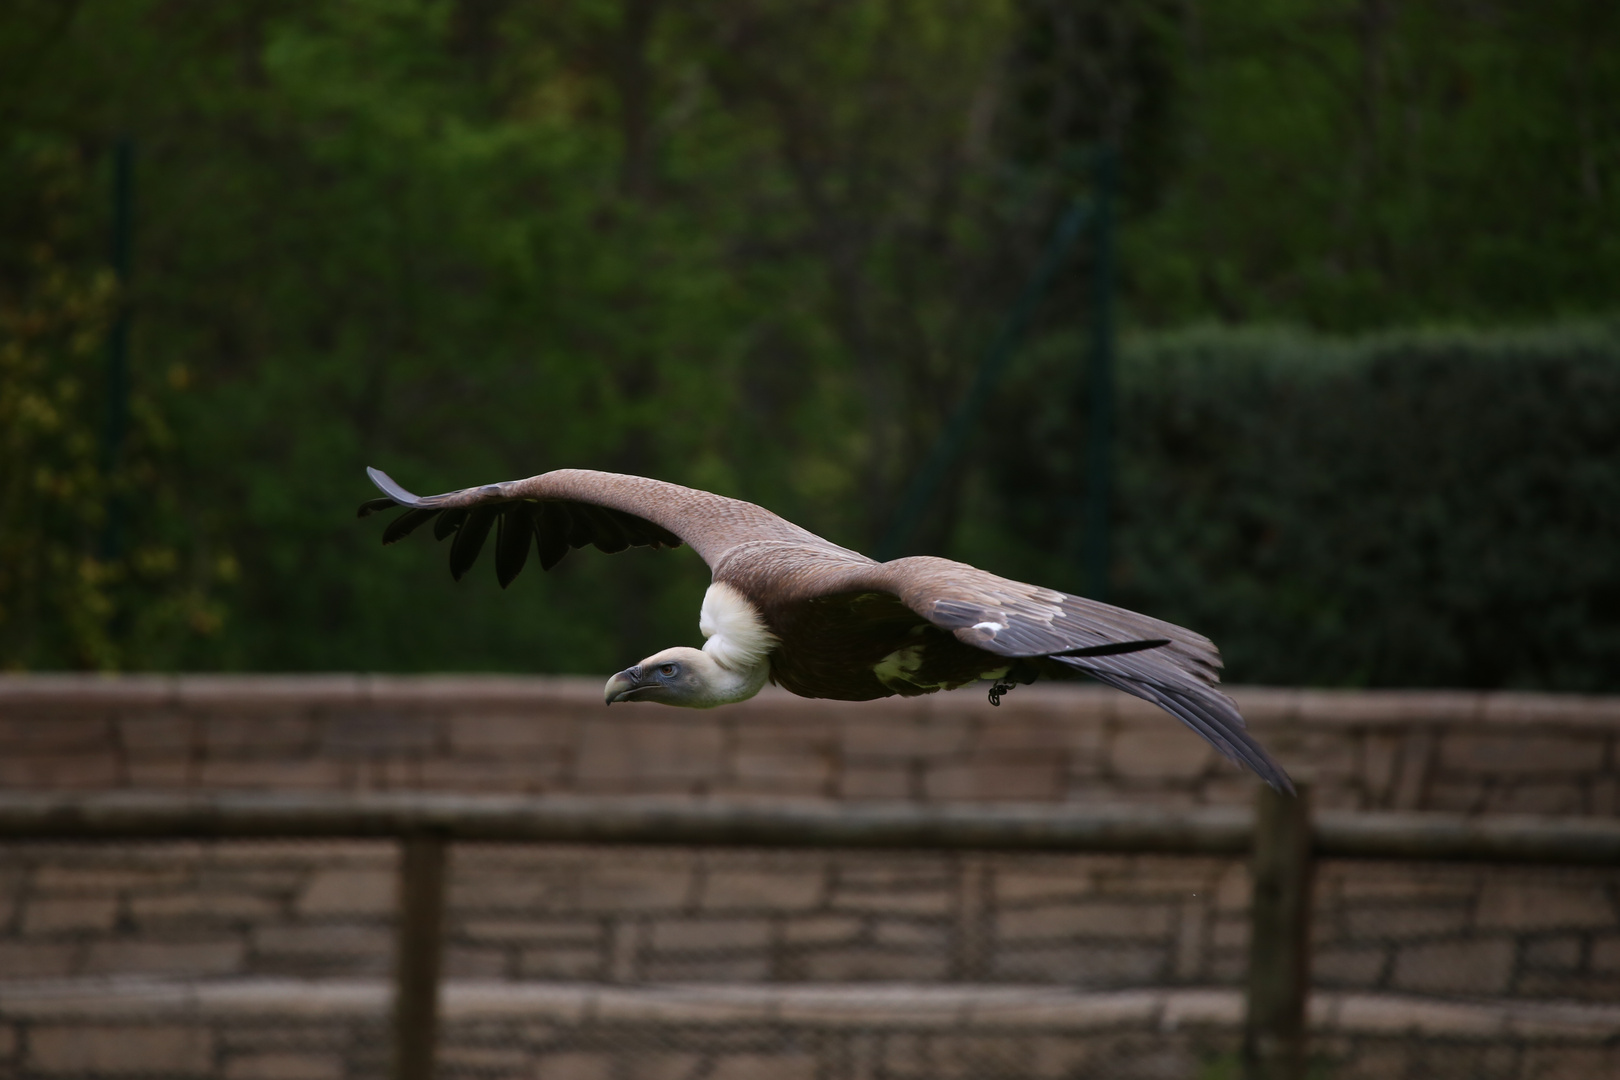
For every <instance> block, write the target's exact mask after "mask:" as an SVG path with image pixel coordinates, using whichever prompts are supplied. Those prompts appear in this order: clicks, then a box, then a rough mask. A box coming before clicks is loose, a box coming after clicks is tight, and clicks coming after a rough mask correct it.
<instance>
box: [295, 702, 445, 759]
mask: <svg viewBox="0 0 1620 1080" xmlns="http://www.w3.org/2000/svg"><path fill="white" fill-rule="evenodd" d="M320 737H321V751H322V753H324V754H327V755H331V756H333V757H376V756H380V755H390V754H428V753H431V752H433V751H434V750H436V749H438V746H439V718H438V717H437V716H436V715H434V714H433V713H428V712H421V711H417V710H393V709H383V710H378V711H371V710H366V711H360V712H350V711H344V712H340V713H337V714H335V715H329V716H326V717H325V718H324V722H323V723H322V724H321V727H320Z"/></svg>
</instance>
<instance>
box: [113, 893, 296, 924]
mask: <svg viewBox="0 0 1620 1080" xmlns="http://www.w3.org/2000/svg"><path fill="white" fill-rule="evenodd" d="M129 912H130V915H131V917H133V918H134V920H135V922H136V924H137V925H140V926H150V925H154V924H161V923H171V922H184V923H189V924H193V925H196V924H208V923H216V924H217V923H242V922H248V921H251V920H264V919H271V918H275V917H276V916H278V915H279V914H280V913H281V905H280V904H279V903H278V902H277V901H276V900H275V899H274V898H273V897H271V896H266V895H263V894H260V893H250V892H220V891H214V890H208V891H187V892H177V893H158V894H156V895H146V894H136V895H135V896H132V897H130V898H129Z"/></svg>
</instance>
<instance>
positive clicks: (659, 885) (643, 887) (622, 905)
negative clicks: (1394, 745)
mask: <svg viewBox="0 0 1620 1080" xmlns="http://www.w3.org/2000/svg"><path fill="white" fill-rule="evenodd" d="M605 858H610V859H615V861H614V862H604V863H601V864H597V865H591V866H586V867H584V868H582V870H581V873H580V878H579V910H580V911H582V912H585V913H587V914H600V913H606V912H613V911H673V910H678V909H680V908H683V907H686V906H687V905H688V903H689V902H690V900H691V898H692V894H693V890H694V887H695V880H694V877H693V874H692V870H691V868H690V867H688V866H682V865H679V864H676V863H661V862H642V863H637V862H630V861H622V862H621V861H617V860H618V859H623V856H622V855H618V854H617V853H614V854H608V855H606V856H605Z"/></svg>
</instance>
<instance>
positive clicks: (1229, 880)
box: [1215, 863, 1254, 912]
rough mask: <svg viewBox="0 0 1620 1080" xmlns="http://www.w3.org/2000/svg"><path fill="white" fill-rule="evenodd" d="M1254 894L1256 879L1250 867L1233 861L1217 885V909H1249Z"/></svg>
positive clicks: (1232, 910) (1223, 910)
mask: <svg viewBox="0 0 1620 1080" xmlns="http://www.w3.org/2000/svg"><path fill="white" fill-rule="evenodd" d="M1253 896H1254V880H1253V878H1251V877H1250V876H1249V868H1248V867H1247V866H1245V865H1244V864H1242V863H1233V864H1232V865H1230V866H1228V867H1227V868H1226V869H1225V870H1224V871H1222V872H1221V876H1220V879H1219V882H1218V883H1217V884H1216V886H1215V910H1217V911H1222V912H1234V911H1248V910H1249V903H1250V900H1251V899H1252V898H1253Z"/></svg>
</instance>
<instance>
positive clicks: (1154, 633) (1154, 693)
mask: <svg viewBox="0 0 1620 1080" xmlns="http://www.w3.org/2000/svg"><path fill="white" fill-rule="evenodd" d="M716 577H717V578H718V577H724V578H726V579H727V580H729V581H731V582H732V583H733V584H736V585H737V586H738V587H740V588H742V589H743V590H744V592H745V593H747V594H748V595H751V596H764V597H769V598H770V600H771V603H773V604H776V605H778V606H786V605H791V604H795V603H803V602H804V601H806V600H809V599H811V598H813V597H816V596H831V595H836V594H842V593H858V592H860V591H863V590H870V591H880V592H888V593H891V594H893V595H895V596H897V597H899V598H900V600H901V602H903V603H904V604H905V605H906V606H907V607H908V608H910V609H911V610H912V611H914V612H916V613H917V614H918V615H920V616H922V618H924V619H926V620H927V621H928V622H929V623H931V624H933V625H934V626H937V627H939V628H941V629H942V630H948V631H950V632H951V634H952V635H953V636H954V637H955V639H956V641H958V642H960V643H961V644H963V645H969V646H972V647H973V648H975V649H979V650H983V652H985V653H989V654H991V655H993V656H1000V657H1006V658H1008V659H1014V660H1015V659H1034V658H1045V659H1043V660H1042V661H1041V662H1042V663H1043V664H1056V665H1061V669H1065V670H1070V671H1075V672H1080V673H1083V674H1086V675H1089V676H1091V677H1093V678H1095V679H1098V680H1100V681H1102V682H1104V683H1107V684H1108V685H1110V686H1113V687H1115V688H1116V689H1119V690H1123V691H1124V692H1125V693H1127V694H1131V695H1133V696H1135V697H1139V698H1142V699H1143V700H1146V701H1151V702H1152V703H1154V704H1155V705H1158V706H1159V707H1160V708H1162V709H1164V710H1165V711H1167V712H1169V713H1170V714H1171V715H1173V716H1175V717H1176V718H1177V719H1179V720H1181V721H1182V722H1183V723H1185V724H1186V725H1187V726H1188V727H1190V728H1192V729H1193V730H1194V731H1196V732H1197V733H1198V734H1199V735H1201V736H1203V737H1204V738H1205V739H1206V740H1208V741H1209V742H1210V743H1211V744H1212V745H1214V747H1215V748H1216V749H1217V750H1219V751H1220V752H1221V753H1222V754H1224V755H1226V756H1227V757H1228V758H1231V759H1232V760H1233V761H1236V762H1239V763H1240V764H1243V765H1246V766H1248V767H1249V768H1251V769H1253V770H1254V771H1255V772H1256V773H1257V774H1259V776H1260V777H1261V779H1263V780H1265V781H1266V782H1267V783H1268V784H1271V785H1272V786H1273V787H1276V788H1278V789H1280V790H1283V791H1292V790H1293V784H1292V783H1291V782H1290V781H1289V779H1288V775H1287V774H1286V773H1285V772H1284V771H1283V770H1282V768H1281V766H1279V765H1278V764H1277V763H1276V762H1275V761H1273V760H1272V759H1271V756H1270V755H1269V754H1267V753H1266V751H1265V749H1264V748H1262V747H1261V746H1260V744H1259V743H1258V742H1256V741H1255V739H1254V737H1253V736H1251V735H1250V734H1249V733H1248V731H1247V730H1245V726H1244V723H1243V717H1242V715H1241V714H1240V713H1239V712H1238V709H1237V706H1236V705H1235V704H1234V703H1233V701H1232V699H1231V698H1229V697H1227V696H1226V695H1225V694H1223V693H1221V691H1220V690H1219V689H1218V688H1217V687H1218V684H1219V682H1220V667H1221V658H1220V653H1219V652H1218V651H1217V650H1216V648H1215V646H1214V645H1213V644H1212V643H1211V642H1210V640H1209V639H1208V638H1206V637H1204V636H1203V635H1202V634H1197V633H1194V632H1193V631H1191V630H1188V629H1186V628H1185V627H1181V626H1176V625H1174V624H1173V623H1167V622H1164V621H1162V620H1159V619H1153V618H1149V617H1148V616H1146V615H1139V614H1137V613H1136V612H1134V611H1127V610H1125V609H1124V608H1117V607H1113V606H1111V605H1108V604H1102V603H1098V602H1097V601H1095V600H1087V599H1085V598H1084V597H1080V596H1071V595H1069V594H1068V593H1062V592H1058V591H1057V590H1055V589H1045V588H1041V587H1040V586H1037V585H1028V584H1025V583H1024V582H1021V581H1012V580H1009V579H1008V578H1004V577H998V576H997V575H995V574H991V573H989V572H987V571H984V570H980V569H979V568H978V567H975V566H969V565H967V564H965V563H959V562H952V561H951V560H949V559H937V558H928V557H917V558H909V559H896V560H895V561H893V562H889V563H882V564H878V563H873V562H870V561H869V560H864V559H860V558H859V557H856V558H854V559H849V558H844V557H841V556H839V555H835V554H832V553H827V552H820V551H817V552H802V551H798V550H796V549H794V548H792V547H790V546H787V545H774V544H766V545H757V546H753V547H749V548H744V549H741V550H739V551H737V552H736V553H734V554H733V555H732V556H731V557H730V558H729V559H728V560H727V561H726V562H725V563H724V564H722V565H721V566H720V567H718V568H717V572H716ZM1133 643H1135V644H1138V645H1143V646H1146V647H1143V648H1141V649H1139V650H1138V651H1131V652H1124V653H1119V654H1115V655H1091V656H1085V655H1081V656H1075V655H1067V656H1066V655H1063V654H1065V653H1074V652H1075V651H1076V650H1092V649H1098V648H1107V647H1109V646H1120V645H1126V646H1128V645H1131V644H1133ZM784 645H785V647H786V648H790V647H791V642H790V641H786V639H784Z"/></svg>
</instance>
